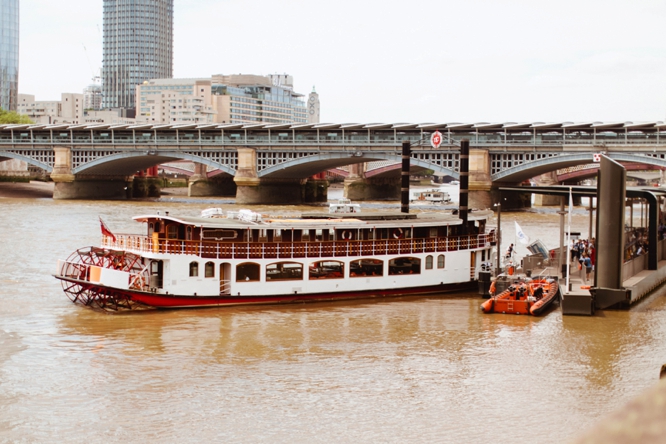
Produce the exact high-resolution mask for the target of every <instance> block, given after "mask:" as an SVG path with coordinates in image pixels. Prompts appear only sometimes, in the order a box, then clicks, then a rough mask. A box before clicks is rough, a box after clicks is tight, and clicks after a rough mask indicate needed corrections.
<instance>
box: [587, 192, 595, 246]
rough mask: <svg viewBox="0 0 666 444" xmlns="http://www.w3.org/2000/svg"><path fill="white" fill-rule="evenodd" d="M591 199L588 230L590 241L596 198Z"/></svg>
mask: <svg viewBox="0 0 666 444" xmlns="http://www.w3.org/2000/svg"><path fill="white" fill-rule="evenodd" d="M589 199H590V208H589V210H590V228H589V229H588V230H587V239H588V240H590V239H592V219H594V198H593V197H592V196H590V197H589Z"/></svg>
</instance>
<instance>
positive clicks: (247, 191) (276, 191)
mask: <svg viewBox="0 0 666 444" xmlns="http://www.w3.org/2000/svg"><path fill="white" fill-rule="evenodd" d="M233 181H234V183H235V184H236V203H237V204H250V205H256V204H292V205H294V204H302V203H306V202H326V200H327V198H328V195H327V193H328V181H326V180H321V179H281V178H269V177H262V178H259V177H258V176H257V152H256V150H255V149H253V148H238V168H237V169H236V176H234V180H233Z"/></svg>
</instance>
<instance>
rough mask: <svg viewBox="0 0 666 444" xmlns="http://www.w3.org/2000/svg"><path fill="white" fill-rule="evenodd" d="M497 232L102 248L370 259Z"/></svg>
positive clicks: (130, 240) (135, 241)
mask: <svg viewBox="0 0 666 444" xmlns="http://www.w3.org/2000/svg"><path fill="white" fill-rule="evenodd" d="M495 241H496V239H495V233H489V234H479V235H470V236H452V237H446V238H426V239H382V240H361V241H354V240H350V241H342V240H341V241H321V242H209V241H184V240H159V241H158V242H157V243H154V242H153V240H152V239H151V238H149V237H147V236H137V235H128V234H117V235H116V241H115V242H114V241H113V240H112V239H111V238H110V237H103V238H102V245H103V246H105V247H110V248H120V249H124V250H130V251H135V252H140V253H141V252H142V253H159V254H189V255H193V256H199V257H202V258H206V259H300V258H328V257H371V256H379V255H386V254H390V255H405V254H417V253H445V252H448V251H460V250H471V249H479V248H486V247H488V246H490V243H491V242H495Z"/></svg>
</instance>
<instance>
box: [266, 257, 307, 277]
mask: <svg viewBox="0 0 666 444" xmlns="http://www.w3.org/2000/svg"><path fill="white" fill-rule="evenodd" d="M302 279H303V264H299V263H298V262H276V263H274V264H269V265H266V280H267V281H300V280H302Z"/></svg>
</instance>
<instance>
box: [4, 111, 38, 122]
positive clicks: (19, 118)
mask: <svg viewBox="0 0 666 444" xmlns="http://www.w3.org/2000/svg"><path fill="white" fill-rule="evenodd" d="M10 123H33V122H32V120H30V118H29V117H28V116H26V115H23V114H19V113H17V112H16V111H5V110H4V109H2V108H0V125H7V124H10Z"/></svg>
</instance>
